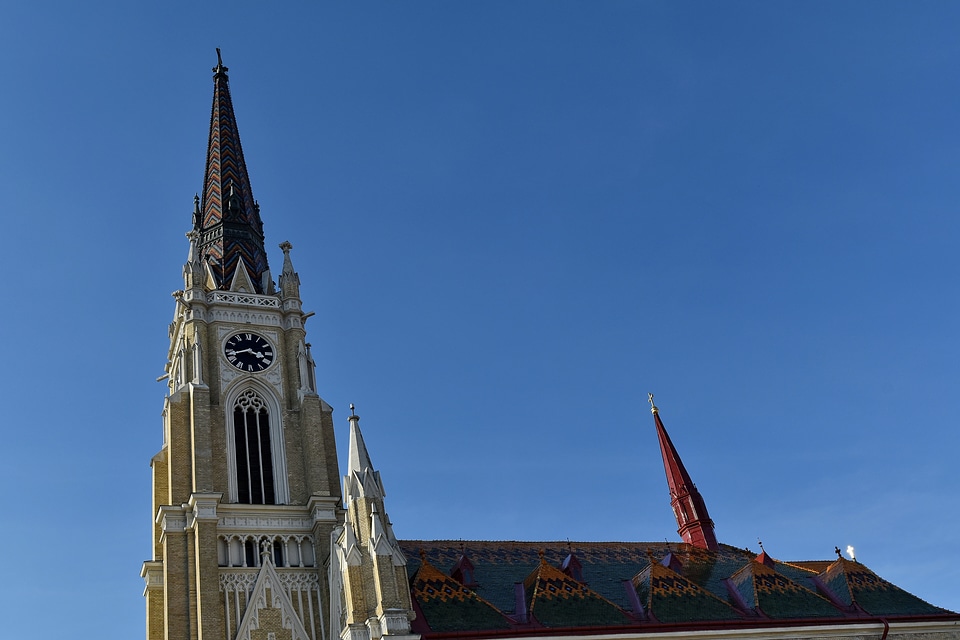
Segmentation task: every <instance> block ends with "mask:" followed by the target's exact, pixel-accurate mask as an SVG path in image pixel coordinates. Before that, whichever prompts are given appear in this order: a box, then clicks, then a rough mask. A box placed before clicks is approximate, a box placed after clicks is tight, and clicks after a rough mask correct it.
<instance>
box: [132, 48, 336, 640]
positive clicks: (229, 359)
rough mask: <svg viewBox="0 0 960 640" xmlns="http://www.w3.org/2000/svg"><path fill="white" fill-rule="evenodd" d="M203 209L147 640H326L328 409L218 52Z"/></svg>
mask: <svg viewBox="0 0 960 640" xmlns="http://www.w3.org/2000/svg"><path fill="white" fill-rule="evenodd" d="M213 72H214V75H213V84H214V91H213V109H212V112H211V117H210V139H209V144H208V147H207V162H206V171H205V175H204V184H203V192H202V194H203V195H202V197H201V196H197V197H196V198H195V199H194V211H193V228H192V229H191V231H190V232H189V233H188V234H187V237H188V239H189V252H188V257H187V262H186V264H185V265H184V267H183V289H182V290H180V291H176V292H175V293H174V294H173V297H174V306H175V309H174V315H173V322H172V323H171V324H170V327H169V338H170V348H169V351H168V353H167V365H166V376H165V377H166V382H167V387H168V392H167V396H166V398H165V400H164V407H163V446H162V448H161V449H160V451H159V453H157V454H156V455H155V456H154V457H153V459H152V461H151V467H152V469H153V559H152V560H148V561H146V562H144V564H143V569H142V572H141V574H142V576H143V578H144V580H145V582H146V589H145V592H144V595H145V597H146V601H147V639H148V640H186V639H190V640H232V639H234V638H237V639H243V640H254V639H256V638H264V639H266V638H275V639H276V640H325V638H326V637H327V634H326V630H327V629H328V628H329V626H330V621H329V620H327V619H326V618H327V617H328V616H327V611H328V610H329V606H330V600H329V587H328V583H327V569H326V565H327V564H328V557H329V552H330V551H329V550H330V539H331V533H332V531H333V530H334V529H335V528H336V527H337V526H338V520H340V521H341V522H342V511H340V510H339V506H340V489H339V470H338V467H337V452H336V444H335V442H334V433H333V419H332V409H331V408H330V406H329V405H327V403H325V402H324V401H323V400H322V399H321V398H320V396H319V395H318V394H317V389H316V378H315V375H314V367H315V363H314V360H313V357H312V355H311V352H310V345H309V343H307V342H306V333H305V330H304V321H305V320H306V319H307V317H308V315H309V314H305V313H304V312H303V309H302V306H301V300H300V279H299V276H298V275H297V273H296V271H294V268H293V263H292V261H291V258H290V252H291V249H292V246H291V245H290V243H288V242H284V243H283V244H281V245H280V249H281V250H282V252H283V267H282V270H281V272H280V276H279V278H278V282H277V284H276V285H275V284H274V281H273V276H272V274H271V272H270V269H269V266H268V263H267V252H266V250H265V248H264V235H263V223H262V222H261V219H260V207H259V205H258V204H257V202H256V200H254V198H253V192H252V190H251V187H250V178H249V175H248V174H247V167H246V164H245V163H244V159H243V150H242V148H241V146H240V136H239V133H238V131H237V124H236V119H235V117H234V112H233V104H232V102H231V99H230V89H229V86H228V78H227V68H226V67H225V66H223V63H222V61H221V59H220V52H219V50H218V51H217V66H216V67H214V69H213Z"/></svg>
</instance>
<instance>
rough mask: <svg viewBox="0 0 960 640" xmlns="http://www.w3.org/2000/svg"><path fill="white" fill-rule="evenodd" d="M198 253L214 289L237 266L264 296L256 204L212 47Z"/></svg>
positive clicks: (228, 280) (265, 274)
mask: <svg viewBox="0 0 960 640" xmlns="http://www.w3.org/2000/svg"><path fill="white" fill-rule="evenodd" d="M194 231H196V232H198V234H199V238H200V240H199V250H200V252H201V253H202V255H203V258H204V260H206V261H207V262H208V264H209V265H210V271H211V272H212V273H213V275H214V278H215V280H216V286H217V288H220V289H229V288H230V286H231V284H232V283H233V282H234V281H235V279H236V275H237V271H238V268H237V266H238V265H239V264H242V265H243V267H244V270H245V271H246V274H245V275H247V276H249V279H250V280H251V281H252V284H253V286H254V288H255V289H256V292H257V293H268V292H269V289H270V282H268V281H269V280H270V272H269V269H268V267H267V254H266V252H265V251H264V248H263V223H262V222H261V221H260V206H259V205H258V204H257V202H256V200H254V199H253V190H252V189H251V188H250V176H249V175H247V165H246V163H245V162H244V160H243V149H242V148H241V146H240V133H239V131H238V130H237V120H236V118H235V117H234V115H233V102H232V100H231V99H230V87H229V83H228V79H227V67H225V66H223V61H222V60H221V58H220V50H219V49H217V66H216V67H214V68H213V107H212V109H211V113H210V140H209V143H208V145H207V165H206V172H205V174H204V178H203V196H202V199H201V202H200V208H199V215H195V216H194Z"/></svg>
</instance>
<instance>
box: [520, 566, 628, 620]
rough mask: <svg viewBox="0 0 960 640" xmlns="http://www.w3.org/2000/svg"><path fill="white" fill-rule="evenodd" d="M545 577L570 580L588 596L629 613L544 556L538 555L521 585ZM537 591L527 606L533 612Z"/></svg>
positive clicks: (623, 612)
mask: <svg viewBox="0 0 960 640" xmlns="http://www.w3.org/2000/svg"><path fill="white" fill-rule="evenodd" d="M544 572H546V573H547V574H550V575H549V576H546V577H545V576H544V575H543V573H544ZM547 578H552V579H556V580H561V581H563V582H572V583H574V584H576V585H577V586H578V587H579V588H580V589H581V590H582V591H583V592H584V593H586V594H589V595H590V596H592V597H594V598H597V599H598V600H602V601H603V602H605V603H606V604H608V605H610V606H611V607H613V608H614V609H616V610H617V611H619V612H621V613H622V614H623V615H625V616H627V617H629V614H628V613H627V612H626V611H624V610H623V609H622V608H621V607H620V606H619V605H618V604H616V603H615V602H612V601H610V600H608V599H607V598H604V597H603V596H602V595H600V594H599V593H597V592H596V591H594V590H593V589H591V588H590V587H588V586H587V585H586V583H584V582H580V581H579V580H576V579H574V578H572V577H571V576H568V575H567V574H565V573H564V572H563V571H561V570H560V569H558V568H557V567H555V566H553V565H552V564H550V563H549V562H547V560H546V558H544V557H542V556H541V557H540V564H538V565H537V568H536V569H534V570H533V571H532V572H531V573H530V575H528V576H527V577H526V579H524V581H523V586H524V588H525V589H529V588H530V586H531V583H538V582H539V581H540V580H541V579H547ZM534 586H539V585H537V584H534ZM539 591H540V590H539V589H538V590H537V592H534V593H533V594H532V595H531V596H530V606H529V610H530V611H531V612H533V607H534V604H535V603H536V600H537V596H538V595H539V593H538V592H539Z"/></svg>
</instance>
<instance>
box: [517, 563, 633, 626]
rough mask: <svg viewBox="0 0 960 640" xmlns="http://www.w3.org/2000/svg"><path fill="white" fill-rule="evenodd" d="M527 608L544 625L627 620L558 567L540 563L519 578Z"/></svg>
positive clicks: (597, 595) (618, 611) (610, 604)
mask: <svg viewBox="0 0 960 640" xmlns="http://www.w3.org/2000/svg"><path fill="white" fill-rule="evenodd" d="M523 588H524V597H525V599H526V607H527V612H528V614H529V615H530V616H531V618H532V620H533V621H535V622H537V623H539V624H542V625H543V626H545V627H579V626H606V625H611V624H614V625H617V624H629V623H630V622H631V621H632V620H631V618H630V617H629V616H628V615H627V614H626V613H625V612H624V611H622V610H621V609H620V608H619V607H617V605H615V604H613V603H612V602H610V601H609V600H607V599H606V598H604V597H603V596H601V595H599V594H598V593H596V592H595V591H593V590H591V589H590V588H589V587H587V585H586V584H584V583H582V582H579V581H577V580H574V579H573V578H572V577H571V576H568V575H567V574H565V573H564V572H563V571H560V569H558V568H556V567H554V566H551V565H549V564H547V562H546V560H545V559H544V558H543V557H542V556H541V558H540V564H539V565H537V568H536V569H534V570H533V571H532V572H531V573H530V575H529V576H527V579H526V580H524V581H523Z"/></svg>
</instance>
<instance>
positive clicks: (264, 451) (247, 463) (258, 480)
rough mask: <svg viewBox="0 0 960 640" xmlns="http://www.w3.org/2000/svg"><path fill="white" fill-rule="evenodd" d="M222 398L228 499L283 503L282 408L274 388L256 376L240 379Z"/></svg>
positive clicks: (286, 489)
mask: <svg viewBox="0 0 960 640" xmlns="http://www.w3.org/2000/svg"><path fill="white" fill-rule="evenodd" d="M224 400H225V401H224V403H223V409H224V424H225V425H226V434H225V435H226V442H227V479H228V483H227V496H228V500H229V501H230V502H233V503H244V504H287V503H288V502H289V500H290V490H289V487H288V486H287V457H286V452H285V450H284V444H283V412H282V411H281V408H280V402H279V401H278V400H277V397H276V395H275V393H274V391H273V390H272V389H271V388H270V387H268V386H267V385H266V384H263V383H262V382H260V381H259V380H256V379H241V380H239V381H238V382H237V384H236V385H234V386H233V387H232V388H231V389H229V390H228V392H227V394H226V396H225V398H224Z"/></svg>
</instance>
